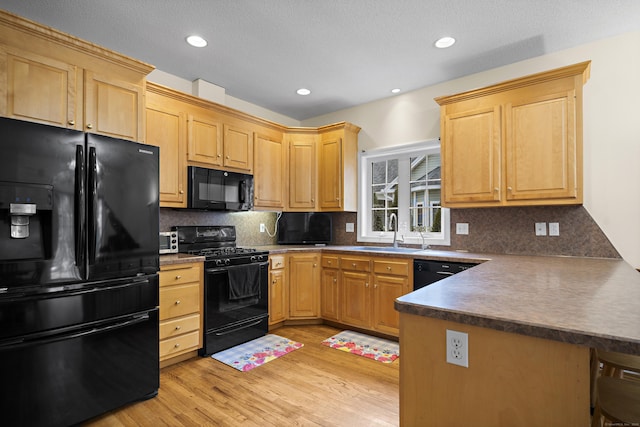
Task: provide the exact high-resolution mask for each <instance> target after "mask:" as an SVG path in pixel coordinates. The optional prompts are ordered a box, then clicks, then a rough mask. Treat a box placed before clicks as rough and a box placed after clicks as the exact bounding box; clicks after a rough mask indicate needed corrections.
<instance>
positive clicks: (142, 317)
mask: <svg viewBox="0 0 640 427" xmlns="http://www.w3.org/2000/svg"><path fill="white" fill-rule="evenodd" d="M148 320H149V313H148V312H147V313H142V314H138V315H135V316H132V317H130V318H129V319H127V320H125V321H121V322H118V323H112V324H109V325H104V326H98V327H94V328H90V329H82V330H80V331H74V332H70V333H69V332H65V333H61V334H58V335H53V336H50V337H47V338H41V339H34V340H24V339H23V340H17V339H16V340H12V341H10V342H8V343H6V344H0V350H1V349H2V348H7V347H16V346H34V345H44V344H49V343H53V342H56V341H64V340H70V339H76V338H82V337H86V336H90V335H97V334H100V333H103V332H110V331H113V330H116V329H120V328H126V327H128V326H133V325H136V324H138V323H142V322H146V321H148Z"/></svg>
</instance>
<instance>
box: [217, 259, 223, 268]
mask: <svg viewBox="0 0 640 427" xmlns="http://www.w3.org/2000/svg"><path fill="white" fill-rule="evenodd" d="M223 265H224V261H223V260H221V259H217V260H216V267H222V266H223Z"/></svg>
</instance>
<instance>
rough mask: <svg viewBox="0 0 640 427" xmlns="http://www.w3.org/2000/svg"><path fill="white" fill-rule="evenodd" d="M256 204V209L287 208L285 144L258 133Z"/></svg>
mask: <svg viewBox="0 0 640 427" xmlns="http://www.w3.org/2000/svg"><path fill="white" fill-rule="evenodd" d="M253 150H254V161H253V165H254V166H253V174H254V203H253V206H254V208H256V209H260V208H270V209H274V208H276V209H278V210H283V209H284V206H285V201H284V197H285V182H286V181H285V176H286V172H287V167H286V153H287V150H286V149H285V143H284V141H283V139H282V135H280V138H279V139H277V140H276V139H275V138H273V137H270V136H269V135H264V134H262V133H258V132H256V133H255V134H254V144H253Z"/></svg>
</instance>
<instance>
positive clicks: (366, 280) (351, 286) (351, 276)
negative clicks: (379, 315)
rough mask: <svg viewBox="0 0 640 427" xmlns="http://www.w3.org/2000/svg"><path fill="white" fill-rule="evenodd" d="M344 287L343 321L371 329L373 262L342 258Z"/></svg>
mask: <svg viewBox="0 0 640 427" xmlns="http://www.w3.org/2000/svg"><path fill="white" fill-rule="evenodd" d="M340 267H341V271H340V286H341V287H342V292H341V294H340V297H341V300H342V301H341V306H342V313H341V314H342V316H341V321H342V322H344V323H346V324H349V325H353V326H359V327H361V328H365V329H369V328H370V327H371V274H370V271H371V261H370V258H368V257H344V256H343V257H340Z"/></svg>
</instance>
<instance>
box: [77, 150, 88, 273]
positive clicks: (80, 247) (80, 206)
mask: <svg viewBox="0 0 640 427" xmlns="http://www.w3.org/2000/svg"><path fill="white" fill-rule="evenodd" d="M84 177H85V163H84V146H82V145H77V146H76V176H75V179H76V183H75V187H76V197H75V207H74V209H75V224H74V225H75V237H76V242H75V249H76V266H77V267H78V268H79V269H81V270H84V268H85V249H86V248H85V246H84V242H85V233H86V231H85V225H84V224H85V210H84V202H85V198H86V188H85V180H84Z"/></svg>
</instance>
